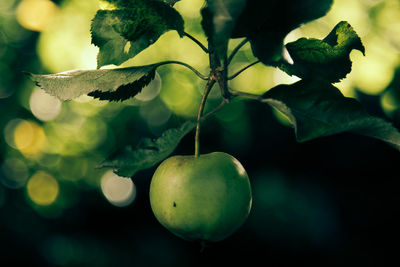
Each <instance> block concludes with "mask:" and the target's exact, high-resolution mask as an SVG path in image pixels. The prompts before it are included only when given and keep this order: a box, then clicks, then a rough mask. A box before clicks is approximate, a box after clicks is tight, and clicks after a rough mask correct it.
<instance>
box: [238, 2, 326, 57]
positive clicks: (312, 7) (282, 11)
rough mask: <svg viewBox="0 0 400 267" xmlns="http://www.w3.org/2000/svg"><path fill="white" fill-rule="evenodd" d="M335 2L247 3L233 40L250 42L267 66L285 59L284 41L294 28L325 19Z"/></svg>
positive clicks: (256, 54)
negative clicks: (243, 39)
mask: <svg viewBox="0 0 400 267" xmlns="http://www.w3.org/2000/svg"><path fill="white" fill-rule="evenodd" d="M332 2H333V0H269V1H259V0H248V1H247V5H246V7H245V8H244V10H243V13H242V14H241V15H240V16H239V18H238V19H237V22H236V25H235V27H234V30H233V32H232V35H231V37H232V38H242V37H246V38H248V39H249V40H250V43H251V48H252V50H253V54H254V56H256V57H257V58H258V59H260V60H261V62H263V63H264V64H266V65H273V64H274V62H276V61H278V60H280V59H281V58H282V49H283V39H284V38H285V36H286V35H287V34H288V33H289V32H290V31H292V30H293V29H295V28H297V27H298V26H300V25H301V24H302V23H306V22H309V21H312V20H315V19H318V18H320V17H322V16H324V15H325V14H326V13H327V12H328V10H329V9H330V7H331V5H332Z"/></svg>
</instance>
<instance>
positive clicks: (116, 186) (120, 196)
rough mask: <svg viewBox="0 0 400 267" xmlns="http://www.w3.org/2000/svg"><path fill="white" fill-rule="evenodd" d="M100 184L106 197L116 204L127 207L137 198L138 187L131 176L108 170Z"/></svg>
mask: <svg viewBox="0 0 400 267" xmlns="http://www.w3.org/2000/svg"><path fill="white" fill-rule="evenodd" d="M100 185H101V191H102V192H103V195H104V197H105V198H106V199H107V200H108V201H109V202H110V203H111V204H112V205H114V206H117V207H125V206H128V205H130V204H131V203H132V202H133V201H134V200H135V197H136V187H135V184H134V183H133V182H132V179H130V178H123V177H120V176H118V175H116V174H114V173H113V172H112V171H108V172H106V173H105V174H104V175H103V177H102V178H101V182H100Z"/></svg>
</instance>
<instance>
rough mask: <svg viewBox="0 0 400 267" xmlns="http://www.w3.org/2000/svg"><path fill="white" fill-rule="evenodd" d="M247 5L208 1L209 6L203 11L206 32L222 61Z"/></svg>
mask: <svg viewBox="0 0 400 267" xmlns="http://www.w3.org/2000/svg"><path fill="white" fill-rule="evenodd" d="M245 4H246V0H207V6H205V7H204V8H203V9H202V10H201V14H202V16H203V20H202V22H201V23H202V26H203V29H204V32H205V33H206V35H207V37H208V39H209V42H210V43H211V44H212V45H213V47H214V49H215V50H216V52H217V55H218V56H219V58H220V59H223V58H224V56H225V55H226V51H227V48H228V42H229V39H230V36H231V33H232V30H233V28H234V26H235V23H236V19H237V18H238V17H239V15H240V14H241V12H242V9H243V8H244V6H245Z"/></svg>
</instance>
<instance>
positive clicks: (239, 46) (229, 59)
mask: <svg viewBox="0 0 400 267" xmlns="http://www.w3.org/2000/svg"><path fill="white" fill-rule="evenodd" d="M248 41H249V39H248V38H246V39H244V40H243V41H242V42H240V44H238V46H236V47H235V49H233V51H232V53H231V54H230V56H229V58H228V65H229V63H231V61H232V59H233V58H234V57H235V55H236V53H237V52H239V50H240V48H242V47H243V46H244V45H245V44H246V43H247V42H248Z"/></svg>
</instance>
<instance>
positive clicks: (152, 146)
mask: <svg viewBox="0 0 400 267" xmlns="http://www.w3.org/2000/svg"><path fill="white" fill-rule="evenodd" d="M195 126H196V123H195V122H192V121H187V122H185V123H184V124H182V125H181V126H180V127H179V128H172V129H168V130H166V131H165V132H164V133H163V134H162V135H161V137H159V138H157V139H155V140H153V139H149V138H145V139H142V140H141V142H140V143H139V145H138V146H137V147H136V148H135V149H133V148H132V147H130V146H129V147H126V148H125V149H124V150H123V151H122V152H120V153H118V154H116V155H114V156H112V157H111V158H110V159H108V160H106V161H105V162H103V163H102V164H101V166H100V167H112V168H113V170H114V172H115V173H116V174H117V175H119V176H124V177H132V176H133V175H135V173H137V172H138V171H141V170H145V169H148V168H151V167H153V166H154V165H156V164H157V163H159V162H161V161H162V160H164V159H165V158H166V157H168V156H169V155H170V154H171V153H172V152H174V150H175V148H176V147H177V146H178V144H179V142H180V141H181V139H182V138H183V137H185V136H186V135H187V134H188V133H189V132H191V131H192V130H193V129H194V127H195Z"/></svg>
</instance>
